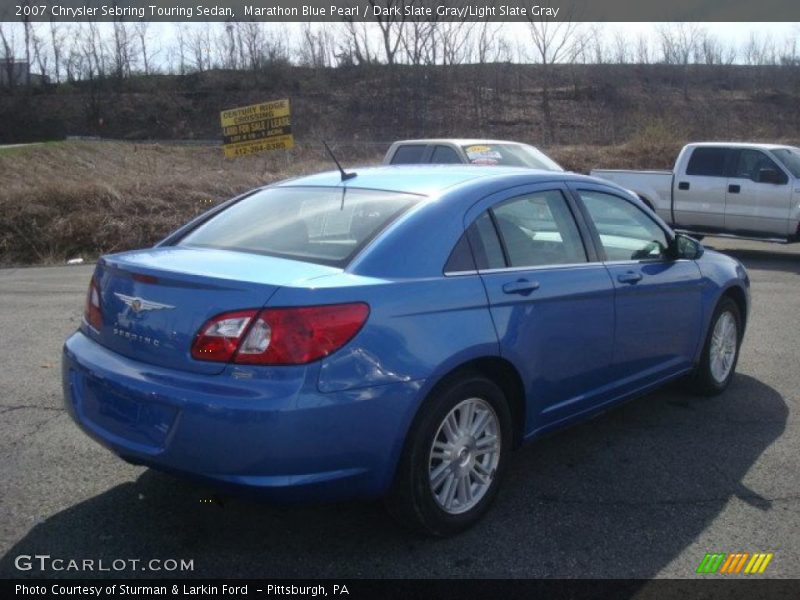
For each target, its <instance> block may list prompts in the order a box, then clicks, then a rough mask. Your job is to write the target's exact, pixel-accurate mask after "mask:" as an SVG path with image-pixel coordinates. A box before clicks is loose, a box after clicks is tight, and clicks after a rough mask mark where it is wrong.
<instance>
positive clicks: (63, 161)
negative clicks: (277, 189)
mask: <svg viewBox="0 0 800 600" xmlns="http://www.w3.org/2000/svg"><path fill="white" fill-rule="evenodd" d="M685 139H686V138H684V137H683V136H682V134H681V132H680V129H678V128H675V127H673V126H671V125H670V124H669V123H661V122H656V123H655V124H653V125H652V126H651V127H648V128H645V129H644V130H643V131H642V132H641V133H640V134H639V135H637V136H635V137H634V138H633V139H632V140H630V141H629V142H628V143H626V144H623V145H619V146H556V147H552V148H548V149H546V150H547V153H548V154H549V155H550V156H552V157H553V158H554V159H555V160H557V161H558V162H559V163H561V164H562V165H563V166H564V167H565V168H566V169H568V170H572V171H577V172H579V173H588V172H589V171H590V170H591V169H593V168H620V169H646V168H654V169H669V168H671V167H672V164H673V162H674V160H675V157H676V156H677V154H678V152H679V151H680V148H681V146H682V144H683V143H684V142H685ZM338 153H339V154H340V155H341V157H342V159H343V160H344V162H345V163H346V164H349V165H353V164H356V163H357V164H369V163H375V162H379V161H380V158H381V155H380V154H379V153H377V152H376V149H375V147H374V146H371V145H367V146H364V147H362V148H361V149H358V148H356V147H349V148H340V149H339V151H338ZM331 168H332V164H331V162H330V160H329V159H327V157H325V156H323V155H322V154H321V153H320V152H319V151H312V150H311V149H308V148H306V149H297V150H294V151H292V152H290V153H269V154H264V155H258V156H252V157H244V158H238V159H234V160H230V159H225V158H223V157H222V151H221V149H220V148H218V147H202V146H160V145H148V144H126V143H112V142H89V141H82V142H63V143H53V144H42V145H37V146H29V147H24V148H14V149H8V150H0V266H9V265H16V264H47V263H50V264H53V263H63V262H64V261H65V260H68V259H70V258H73V257H79V256H80V257H83V258H84V259H86V260H91V259H94V258H96V257H97V256H99V255H101V254H105V253H109V252H117V251H121V250H127V249H131V248H140V247H146V246H150V245H152V244H154V243H155V242H157V241H158V240H159V239H161V238H162V237H164V236H165V235H166V234H167V233H169V232H170V231H172V230H173V229H175V228H177V227H178V226H179V225H181V224H183V223H185V222H186V221H187V220H189V219H190V218H192V217H193V216H195V215H197V214H199V213H200V212H202V211H204V210H207V209H208V208H210V207H211V206H213V205H214V204H216V203H218V202H220V201H223V200H226V199H228V198H230V197H232V196H234V195H236V194H238V193H240V192H243V191H245V190H248V189H252V188H254V187H256V186H258V185H263V184H265V183H269V182H272V181H277V180H280V179H286V178H288V177H294V176H297V175H302V174H306V173H313V172H318V171H322V170H329V169H331Z"/></svg>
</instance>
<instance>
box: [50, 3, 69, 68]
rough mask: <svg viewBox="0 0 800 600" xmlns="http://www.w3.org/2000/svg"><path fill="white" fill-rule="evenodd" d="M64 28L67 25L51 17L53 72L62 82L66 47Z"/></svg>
mask: <svg viewBox="0 0 800 600" xmlns="http://www.w3.org/2000/svg"><path fill="white" fill-rule="evenodd" d="M64 28H65V26H64V25H62V24H60V23H58V22H57V21H55V20H54V19H53V18H51V19H50V48H51V52H52V55H53V74H54V75H55V80H56V83H60V82H61V61H62V55H63V47H64Z"/></svg>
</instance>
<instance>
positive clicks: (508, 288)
mask: <svg viewBox="0 0 800 600" xmlns="http://www.w3.org/2000/svg"><path fill="white" fill-rule="evenodd" d="M538 289H539V282H538V281H528V280H527V279H517V280H516V281H510V282H509V283H506V284H504V285H503V291H504V292H505V293H506V294H522V295H523V296H527V295H528V294H530V293H531V292H533V291H535V290H538Z"/></svg>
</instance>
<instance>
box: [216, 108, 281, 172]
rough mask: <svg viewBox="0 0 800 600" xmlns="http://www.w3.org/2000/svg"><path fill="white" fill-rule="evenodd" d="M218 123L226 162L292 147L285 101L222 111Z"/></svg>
mask: <svg viewBox="0 0 800 600" xmlns="http://www.w3.org/2000/svg"><path fill="white" fill-rule="evenodd" d="M219 120H220V124H221V125H222V144H223V145H222V149H223V151H224V152H225V156H226V157H227V158H233V157H235V156H245V155H247V154H254V153H256V152H263V151H265V150H280V149H283V150H289V149H290V148H293V147H294V136H293V135H292V122H291V110H290V107H289V100H288V99H284V100H275V101H273V102H263V103H261V104H252V105H250V106H242V107H240V108H231V109H229V110H223V111H222V112H221V113H219Z"/></svg>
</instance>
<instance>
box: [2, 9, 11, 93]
mask: <svg viewBox="0 0 800 600" xmlns="http://www.w3.org/2000/svg"><path fill="white" fill-rule="evenodd" d="M3 25H4V23H3V22H2V21H0V43H2V50H3V54H2V56H0V58H2V59H3V66H4V68H5V71H6V77H5V80H6V85H8V88H9V89H11V88H12V87H13V86H14V83H15V81H14V76H15V72H14V27H13V25H12V26H10V27H9V28H8V30H6V29H5V28H4V27H3Z"/></svg>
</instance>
